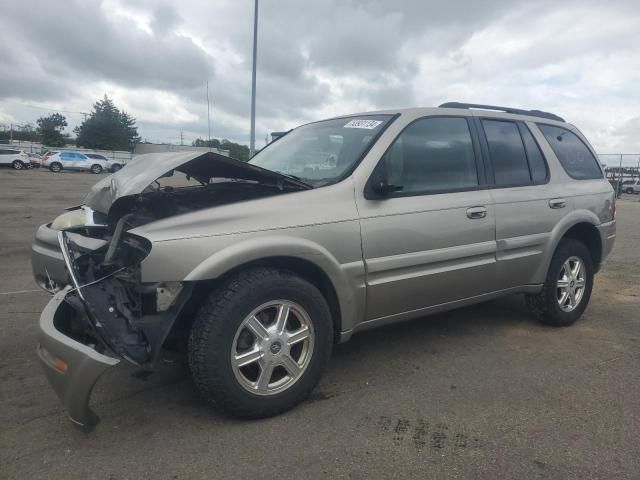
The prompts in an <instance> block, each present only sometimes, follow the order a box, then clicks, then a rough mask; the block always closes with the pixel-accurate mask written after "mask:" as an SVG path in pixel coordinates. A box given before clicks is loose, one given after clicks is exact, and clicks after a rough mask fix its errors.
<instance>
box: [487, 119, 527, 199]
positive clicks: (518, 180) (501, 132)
mask: <svg viewBox="0 0 640 480" xmlns="http://www.w3.org/2000/svg"><path fill="white" fill-rule="evenodd" d="M482 126H483V127H484V133H485V134H486V136H487V142H488V144H489V153H490V155H491V163H492V165H493V174H494V176H495V183H496V185H499V186H503V187H505V186H515V185H529V184H531V175H530V174H529V165H528V164H527V156H526V154H525V152H524V145H523V143H522V137H520V132H519V131H518V125H516V124H515V123H514V122H503V121H499V120H483V121H482Z"/></svg>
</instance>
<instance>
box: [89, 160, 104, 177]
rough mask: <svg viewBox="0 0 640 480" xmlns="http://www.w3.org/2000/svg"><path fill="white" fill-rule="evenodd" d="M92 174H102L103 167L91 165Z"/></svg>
mask: <svg viewBox="0 0 640 480" xmlns="http://www.w3.org/2000/svg"><path fill="white" fill-rule="evenodd" d="M91 173H95V174H96V175H97V174H100V173H102V167H101V166H100V165H98V164H97V163H96V164H93V165H91Z"/></svg>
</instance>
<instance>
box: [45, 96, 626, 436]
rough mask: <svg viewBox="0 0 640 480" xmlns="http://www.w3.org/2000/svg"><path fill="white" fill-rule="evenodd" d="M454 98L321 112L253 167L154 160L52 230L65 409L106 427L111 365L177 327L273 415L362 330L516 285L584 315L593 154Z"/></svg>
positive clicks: (216, 377)
mask: <svg viewBox="0 0 640 480" xmlns="http://www.w3.org/2000/svg"><path fill="white" fill-rule="evenodd" d="M441 107H442V108H416V109H405V110H387V111H382V112H373V113H368V114H358V115H351V116H346V117H339V118H332V119H329V120H324V121H320V122H314V123H310V124H307V125H304V126H301V127H299V128H296V129H294V130H292V131H291V132H290V133H288V134H287V135H285V136H283V137H282V138H280V139H279V140H278V141H276V142H273V143H271V144H270V145H268V146H267V147H266V148H264V149H263V150H261V151H260V152H259V153H258V154H257V155H255V156H254V157H253V158H252V159H251V160H249V162H241V161H239V160H234V159H233V158H229V157H225V156H222V155H218V154H215V153H213V152H205V153H203V152H172V153H159V154H149V155H145V156H144V157H145V160H134V161H132V162H131V163H130V164H129V165H128V166H127V168H125V169H123V170H122V171H120V172H117V173H115V174H113V175H111V176H110V177H109V178H104V179H103V180H101V181H100V182H98V183H97V184H96V185H95V186H94V187H93V188H92V189H91V191H90V192H89V194H88V195H87V197H86V198H85V204H84V205H83V206H81V207H76V208H74V209H71V210H69V211H67V212H65V213H63V214H62V215H60V216H59V217H57V218H56V219H55V220H54V221H53V222H51V223H47V224H44V225H42V226H41V227H40V228H39V229H38V232H37V234H36V238H35V242H34V245H33V250H32V266H33V272H34V276H35V279H36V282H37V283H38V284H39V285H41V286H42V287H43V288H45V289H47V290H49V291H52V292H57V293H56V295H55V296H54V297H53V299H52V300H51V301H50V302H49V304H48V305H47V307H46V308H45V310H44V311H43V313H42V315H41V317H40V332H39V345H38V355H39V356H40V360H41V362H42V364H43V365H44V368H45V371H46V374H47V376H48V378H49V381H50V383H51V385H52V387H53V388H54V389H55V391H56V393H57V394H58V396H59V397H60V399H61V400H62V402H63V403H64V405H65V406H66V408H67V409H68V411H69V414H70V416H71V419H72V420H73V421H74V422H75V423H76V424H78V425H82V426H84V427H85V428H90V427H92V426H93V425H95V422H96V421H97V417H96V416H95V414H94V413H93V412H92V411H91V410H90V409H89V406H88V400H89V396H90V394H91V390H92V389H93V386H94V384H95V383H96V381H97V380H98V378H99V377H100V376H101V375H102V374H103V373H104V372H105V371H106V370H108V369H109V368H111V367H113V366H115V365H117V364H118V363H120V362H121V361H126V362H130V363H133V364H135V365H139V366H141V367H142V368H145V369H148V368H152V367H153V365H155V364H157V363H158V355H159V352H160V349H161V347H162V346H163V344H165V341H166V340H167V339H171V341H173V342H178V343H181V344H184V345H186V346H187V353H188V360H189V367H190V369H191V373H192V376H193V378H194V381H195V384H196V386H197V387H198V388H199V390H200V391H201V393H202V394H203V396H204V397H205V398H206V399H207V400H208V401H210V402H211V403H212V404H214V405H217V406H218V407H220V408H222V409H223V410H226V411H227V412H229V413H231V414H234V415H236V416H239V417H245V418H260V417H267V416H270V415H275V414H277V413H280V412H283V411H285V410H288V409H289V408H291V407H293V406H294V405H296V404H297V403H299V402H300V401H302V400H303V399H304V398H306V397H307V396H308V395H309V393H310V392H311V390H312V389H313V388H314V386H315V385H316V383H317V382H318V381H319V379H320V377H321V375H322V372H323V370H324V368H325V366H326V365H327V363H328V360H329V357H330V355H331V351H332V347H333V344H334V343H335V342H344V341H346V340H348V339H349V338H350V337H351V336H352V335H353V334H354V333H356V332H359V331H362V330H366V329H369V328H373V327H376V326H382V325H389V324H391V323H394V322H399V321H404V320H409V319H412V318H417V317H422V316H425V315H427V314H430V313H435V312H441V311H444V310H449V309H453V308H458V307H462V306H466V305H471V304H474V303H478V302H481V301H485V300H490V299H493V298H496V297H500V296H504V295H507V294H512V293H522V294H525V295H526V298H527V305H528V307H529V309H530V311H531V313H532V315H533V316H534V317H536V318H537V319H538V320H539V321H541V322H542V323H544V324H546V325H551V326H554V327H564V326H569V325H571V324H573V323H574V322H576V321H577V320H578V319H579V318H580V316H581V315H582V313H583V312H584V310H585V309H586V308H587V305H588V303H589V298H590V296H591V290H592V287H593V279H594V275H595V274H596V272H598V270H599V268H600V266H601V265H602V262H603V261H604V259H605V258H606V257H607V255H608V254H609V252H610V251H611V249H612V247H613V244H614V241H615V237H616V221H615V211H616V206H615V196H614V193H613V189H612V188H611V185H609V183H608V182H607V180H606V179H605V178H604V175H603V171H602V169H601V167H600V164H599V163H598V161H597V156H596V154H595V151H594V150H593V148H592V147H591V146H590V145H589V143H588V142H587V140H586V138H585V137H584V136H583V135H582V134H581V133H580V131H579V130H578V129H577V128H576V127H574V126H573V125H571V124H569V123H566V122H565V121H564V120H563V119H562V118H560V117H558V116H557V115H553V114H551V113H547V112H541V111H537V110H532V111H525V110H519V109H512V108H506V107H497V106H493V107H492V106H486V105H470V104H460V103H448V104H444V105H442V106H441ZM180 175H182V176H183V177H184V178H185V179H186V181H187V182H190V183H187V186H180V187H176V184H177V183H178V180H180V178H179V177H180ZM170 177H172V178H170ZM169 181H170V182H169ZM388 332H389V333H388V334H392V330H388ZM544 338H550V337H549V335H548V334H545V336H544ZM478 361H480V359H479V358H478ZM357 373H358V372H351V374H352V375H356V374H357ZM496 374H497V375H500V373H499V372H496Z"/></svg>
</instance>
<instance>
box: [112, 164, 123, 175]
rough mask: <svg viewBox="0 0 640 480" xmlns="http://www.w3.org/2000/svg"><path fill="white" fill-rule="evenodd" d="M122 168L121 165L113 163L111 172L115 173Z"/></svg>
mask: <svg viewBox="0 0 640 480" xmlns="http://www.w3.org/2000/svg"><path fill="white" fill-rule="evenodd" d="M121 168H122V165H118V164H117V163H116V164H115V165H112V166H111V173H116V172H117V171H118V170H120V169H121Z"/></svg>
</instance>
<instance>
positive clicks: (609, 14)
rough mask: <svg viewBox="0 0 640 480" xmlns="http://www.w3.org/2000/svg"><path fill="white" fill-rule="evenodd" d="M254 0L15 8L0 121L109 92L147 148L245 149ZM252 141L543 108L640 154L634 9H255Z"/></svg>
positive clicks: (274, 4)
mask: <svg viewBox="0 0 640 480" xmlns="http://www.w3.org/2000/svg"><path fill="white" fill-rule="evenodd" d="M252 21H253V1H252V0H206V1H197V0H180V1H178V0H173V1H162V0H130V1H125V0H103V1H99V0H78V1H72V0H60V1H55V2H54V1H50V0H46V1H38V0H21V1H13V2H5V3H4V4H3V7H2V14H1V16H0V40H1V44H2V45H3V48H2V49H0V72H1V74H0V124H2V123H4V124H7V123H10V122H17V123H24V122H27V121H32V122H33V121H35V119H36V118H37V117H39V116H41V115H43V114H47V110H51V111H60V110H64V111H67V112H70V113H67V114H66V115H67V118H68V119H69V122H70V124H71V127H73V125H75V124H77V123H78V122H79V121H80V120H81V119H82V116H81V115H80V114H79V113H74V112H86V111H89V110H90V108H91V104H92V103H93V101H95V99H96V98H98V97H100V96H102V95H103V94H104V93H108V94H109V95H110V96H111V97H113V98H114V100H115V102H116V104H117V105H118V106H119V107H122V108H124V109H125V110H126V111H128V112H129V113H131V114H132V115H133V116H135V117H136V119H137V120H138V126H139V132H140V134H141V136H142V137H143V138H146V139H148V140H150V141H168V142H173V143H177V142H179V140H180V132H181V131H182V132H184V138H185V141H189V142H190V141H191V140H193V139H194V138H196V137H198V136H202V137H204V136H206V131H207V110H206V97H205V83H206V81H207V80H208V81H209V85H210V93H211V99H212V113H213V136H214V137H225V138H229V139H232V140H235V141H239V142H242V143H248V140H249V112H250V95H251V42H252V27H253V25H252ZM258 36H259V53H258V105H257V139H258V145H261V144H262V142H263V141H264V137H265V135H266V133H267V132H270V131H274V130H284V129H288V128H291V127H294V126H296V125H298V124H300V123H302V122H306V121H309V120H315V119H320V118H324V117H328V116H333V115H337V114H346V113H351V112H356V111H366V110H373V109H380V108H394V107H407V106H433V105H438V104H440V103H442V102H444V101H452V100H455V101H466V102H475V103H487V104H498V105H500V104H503V105H513V106H518V107H523V108H538V109H543V110H549V111H552V112H555V113H557V114H559V115H561V116H563V117H565V118H566V119H568V120H569V121H571V122H572V123H575V124H576V125H577V126H579V127H580V128H581V129H582V130H583V131H584V132H585V134H586V135H587V136H588V137H589V139H590V140H591V142H592V143H593V144H594V146H595V147H596V149H597V150H598V151H599V152H601V153H609V152H626V153H640V2H639V1H638V0H629V1H616V0H609V1H607V2H601V1H600V2H589V1H588V0H582V1H571V0H564V1H557V0H554V1H532V0H530V1H526V2H518V1H514V0H512V1H504V0H500V1H497V0H476V1H472V0H467V1H459V0H447V1H442V0H439V1H428V0H393V1H383V0H313V1H301V0H261V1H260V26H259V32H258Z"/></svg>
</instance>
